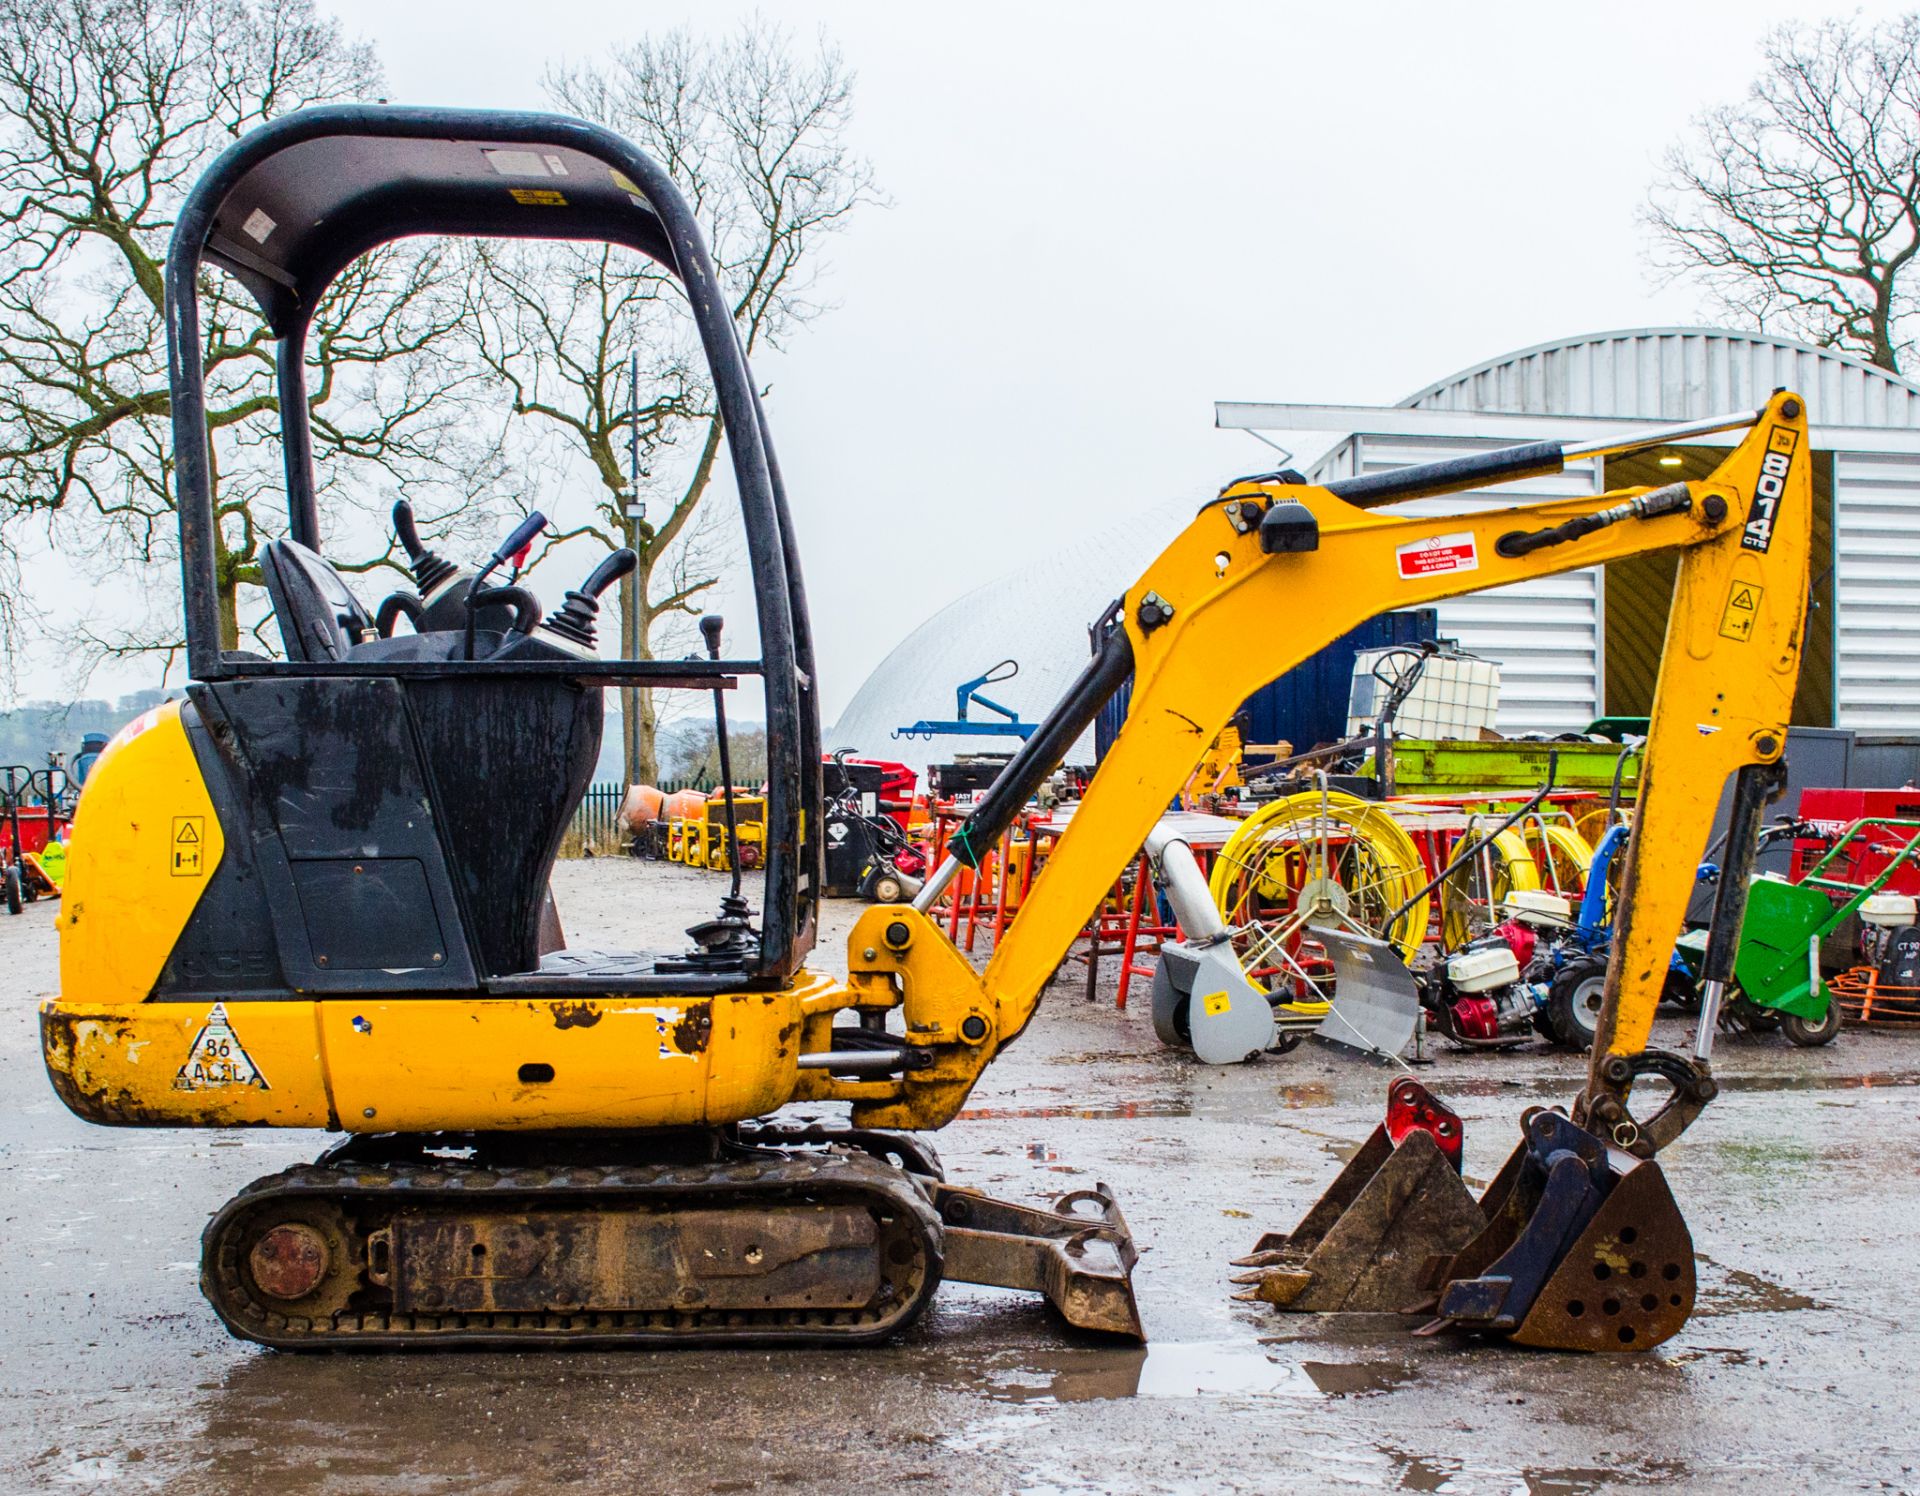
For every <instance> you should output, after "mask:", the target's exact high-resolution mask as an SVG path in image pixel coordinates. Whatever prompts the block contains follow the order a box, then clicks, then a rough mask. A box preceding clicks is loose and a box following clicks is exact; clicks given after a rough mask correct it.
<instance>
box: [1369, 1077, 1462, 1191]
mask: <svg viewBox="0 0 1920 1496" xmlns="http://www.w3.org/2000/svg"><path fill="white" fill-rule="evenodd" d="M1415 1128H1418V1129H1419V1130H1420V1131H1422V1132H1424V1133H1427V1134H1428V1135H1429V1136H1431V1137H1432V1138H1433V1141H1434V1143H1435V1144H1436V1145H1437V1146H1438V1147H1439V1149H1440V1153H1441V1156H1442V1157H1444V1158H1445V1159H1446V1161H1447V1162H1448V1163H1450V1164H1452V1165H1453V1171H1454V1173H1456V1174H1458V1173H1459V1172H1460V1153H1461V1147H1462V1145H1463V1144H1464V1143H1465V1141H1466V1135H1467V1129H1466V1124H1465V1123H1463V1122H1462V1121H1461V1120H1460V1115H1459V1113H1457V1112H1456V1111H1454V1109H1453V1108H1452V1107H1450V1106H1448V1105H1447V1104H1446V1103H1445V1102H1444V1101H1441V1100H1440V1099H1439V1098H1438V1097H1436V1096H1435V1095H1434V1094H1433V1092H1431V1091H1429V1090H1428V1089H1427V1088H1426V1087H1425V1086H1423V1085H1421V1084H1420V1082H1419V1081H1417V1080H1415V1079H1414V1078H1413V1077H1412V1076H1410V1075H1409V1076H1402V1077H1401V1078H1400V1079H1399V1080H1397V1081H1395V1082H1394V1083H1393V1084H1392V1085H1391V1086H1390V1087H1388V1089H1387V1136H1388V1138H1390V1139H1391V1140H1392V1142H1393V1146H1394V1147H1396V1148H1398V1147H1399V1146H1400V1144H1401V1143H1402V1142H1404V1141H1405V1140H1406V1136H1407V1134H1408V1133H1410V1132H1412V1131H1413V1130H1414V1129H1415Z"/></svg>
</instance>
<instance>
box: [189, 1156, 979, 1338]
mask: <svg viewBox="0 0 1920 1496" xmlns="http://www.w3.org/2000/svg"><path fill="white" fill-rule="evenodd" d="M849 1198H851V1199H853V1200H861V1199H864V1200H867V1201H870V1202H871V1204H872V1207H873V1208H874V1209H875V1211H876V1213H878V1214H882V1215H887V1216H893V1217H896V1218H899V1219H900V1220H901V1221H902V1222H903V1226H902V1227H895V1228H894V1229H893V1231H892V1232H889V1234H888V1236H887V1237H883V1239H882V1241H883V1244H884V1243H885V1242H886V1241H888V1240H891V1239H892V1237H893V1235H894V1234H895V1233H900V1234H904V1235H906V1236H907V1237H909V1238H910V1239H911V1240H912V1241H913V1242H914V1243H915V1244H916V1245H917V1246H918V1247H919V1256H918V1257H917V1258H916V1259H915V1260H914V1261H912V1262H911V1263H907V1264H894V1263H889V1264H888V1276H889V1277H890V1279H891V1280H892V1282H893V1284H894V1287H895V1290H896V1291H895V1292H894V1293H893V1294H892V1295H891V1296H890V1297H888V1298H887V1299H886V1301H885V1302H883V1303H880V1304H876V1305H873V1306H870V1307H868V1308H864V1309H857V1310H800V1309H794V1310H657V1311H641V1312H631V1311H626V1312H608V1313H599V1312H586V1311H580V1312H573V1313H562V1312H557V1311H549V1312H546V1313H538V1314H500V1313H446V1314H396V1313H391V1312H388V1311H387V1310H385V1309H383V1308H379V1307H368V1308H364V1309H363V1308H359V1307H355V1308H350V1309H346V1310H342V1311H339V1312H336V1313H334V1314H332V1315H331V1316H329V1317H327V1318H323V1319H315V1318H303V1317H301V1316H299V1315H298V1314H295V1315H291V1316H290V1315H287V1314H284V1313H282V1312H280V1311H279V1310H277V1309H275V1308H274V1307H273V1306H271V1305H270V1304H268V1303H266V1302H264V1301H263V1300H261V1299H260V1298H258V1297H256V1296H255V1294H254V1293H253V1291H252V1290H251V1289H250V1288H249V1286H248V1284H247V1281H246V1279H245V1277H244V1275H243V1274H242V1272H241V1271H240V1256H241V1249H242V1244H243V1242H245V1241H246V1239H247V1236H248V1227H249V1224H250V1223H251V1222H253V1221H255V1220H256V1219H258V1218H259V1217H260V1216H261V1215H263V1214H268V1215H271V1214H272V1212H273V1210H274V1207H275V1206H276V1205H278V1204H280V1203H283V1202H291V1201H315V1200H318V1201H325V1202H329V1203H332V1204H334V1205H337V1206H338V1207H339V1208H340V1209H341V1210H342V1211H343V1212H345V1214H346V1216H347V1218H348V1220H349V1221H351V1222H353V1223H354V1224H355V1227H356V1230H355V1246H356V1257H357V1260H358V1262H359V1263H360V1264H362V1265H363V1266H364V1264H365V1261H366V1239H367V1236H368V1234H369V1233H370V1232H372V1231H375V1230H378V1229H380V1227H382V1226H384V1225H386V1224H388V1223H389V1222H390V1221H391V1219H392V1218H393V1216H394V1215H395V1214H396V1213H398V1212H400V1211H402V1210H405V1209H407V1208H409V1207H414V1206H420V1205H426V1204H430V1203H435V1202H440V1201H446V1202H452V1203H456V1204H458V1205H459V1207H460V1208H461V1209H462V1210H464V1211H467V1212H472V1211H473V1209H474V1206H475V1205H476V1204H477V1203H478V1202H480V1201H485V1202H486V1203H487V1204H488V1205H489V1206H495V1205H497V1207H498V1209H499V1210H500V1211H501V1212H502V1213H503V1214H505V1213H520V1212H525V1211H529V1210H538V1209H540V1208H543V1207H545V1208H553V1209H573V1208H578V1207H580V1206H582V1205H589V1206H590V1205H595V1204H607V1203H635V1202H651V1201H659V1202H673V1203H677V1204H680V1205H683V1206H687V1207H692V1208H704V1207H709V1206H714V1205H732V1204H740V1203H742V1202H745V1203H750V1204H751V1203H756V1202H761V1201H764V1202H765V1204H766V1205H767V1207H768V1209H769V1213H772V1212H773V1211H777V1210H778V1209H779V1208H780V1206H781V1204H782V1203H785V1202H789V1201H790V1202H792V1203H794V1204H807V1205H812V1204H815V1203H819V1202H822V1201H828V1200H831V1201H838V1202H844V1201H846V1200H848V1199H849ZM940 1242H941V1228H940V1221H939V1217H938V1216H937V1215H936V1214H935V1212H934V1210H933V1207H932V1206H931V1205H930V1204H929V1203H928V1200H927V1198H926V1196H925V1195H924V1194H923V1193H922V1191H921V1190H920V1189H919V1188H918V1187H917V1186H916V1185H914V1184H913V1182H912V1181H911V1180H910V1179H909V1177H908V1176H907V1175H906V1174H905V1173H904V1172H902V1171H901V1170H900V1169H898V1168H896V1167H893V1166H892V1165H889V1164H886V1163H884V1162H882V1161H880V1160H879V1159H876V1158H874V1157H872V1156H870V1155H869V1154H867V1153H865V1152H860V1151H848V1150H843V1149H837V1148H836V1149H833V1150H830V1151H825V1152H819V1151H814V1152H806V1153H783V1152H774V1151H756V1152H755V1153H754V1154H753V1155H751V1156H750V1157H747V1158H738V1157H736V1158H733V1159H728V1160H723V1161H720V1162H715V1163H710V1164H686V1163H681V1164H656V1165H624V1166H622V1165H615V1166H607V1165H569V1166H565V1167H556V1168H488V1167H486V1166H484V1165H474V1164H466V1163H461V1162H458V1161H448V1162H444V1163H443V1162H440V1161H433V1162H429V1163H392V1164H381V1165H372V1166H369V1165H365V1164H349V1165H343V1166H340V1167H326V1166H321V1165H313V1164H308V1165H301V1166H299V1167H296V1168H292V1169H287V1170H285V1171H283V1172H282V1173H279V1174H272V1175H269V1176H267V1177H266V1178H264V1179H258V1180H255V1181H254V1182H253V1183H252V1184H250V1185H248V1186H247V1187H246V1188H245V1189H244V1190H242V1191H241V1192H240V1193H239V1194H238V1195H236V1196H235V1197H234V1198H233V1199H232V1200H230V1201H228V1202H227V1204H226V1205H225V1206H224V1207H223V1208H222V1209H221V1210H220V1211H219V1213H218V1214H216V1215H215V1216H214V1218H213V1219H212V1221H210V1222H209V1223H208V1225H207V1229H206V1231H205V1233H204V1234H203V1235H202V1238H201V1259H200V1287H201V1291H202V1292H203V1293H205V1295H206V1296H207V1299H208V1301H209V1302H210V1303H211V1304H212V1305H213V1307H214V1310H215V1312H216V1313H218V1314H219V1316H220V1318H221V1320H222V1321H223V1322H224V1323H225V1324H226V1326H227V1328H228V1330H230V1331H231V1332H232V1333H233V1334H234V1335H236V1336H238V1337H240V1338H241V1339H243V1340H252V1341H255V1342H257V1343H259V1344H261V1345H266V1346H272V1347H275V1348H277V1349H283V1350H304V1349H315V1350H318V1349H327V1348H340V1349H348V1348H351V1349H394V1348H401V1347H408V1346H423V1345H437V1346H449V1345H460V1346H475V1347H507V1348H514V1347H520V1348H525V1347H530V1346H534V1345H569V1346H647V1345H727V1344H752V1345H794V1344H820V1343H839V1344H849V1343H851V1344H861V1343H868V1342H872V1341H877V1340H883V1339H885V1338H887V1337H889V1336H891V1335H893V1334H896V1333H897V1332H898V1331H900V1330H901V1329H903V1328H905V1327H906V1326H907V1325H909V1324H911V1323H912V1322H913V1321H914V1320H915V1319H916V1318H918V1317H919V1315H920V1313H921V1312H922V1311H923V1310H924V1309H925V1308H926V1305H927V1302H928V1301H929V1300H930V1299H931V1298H932V1297H933V1292H934V1290H935V1289H936V1288H937V1287H938V1286H939V1284H940V1275H941V1266H942V1264H941V1256H940ZM909 1274H910V1275H911V1276H909ZM903 1283H904V1288H903ZM384 1295H385V1290H382V1289H380V1288H378V1287H375V1286H373V1285H370V1284H366V1283H365V1282H364V1280H363V1287H362V1290H361V1292H360V1293H359V1294H358V1295H356V1298H359V1299H363V1300H371V1299H373V1298H375V1297H384Z"/></svg>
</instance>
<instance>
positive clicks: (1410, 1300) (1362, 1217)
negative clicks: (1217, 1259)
mask: <svg viewBox="0 0 1920 1496" xmlns="http://www.w3.org/2000/svg"><path fill="white" fill-rule="evenodd" d="M1484 1225H1485V1220H1484V1218H1483V1217H1482V1216H1481V1214H1480V1208H1479V1206H1477V1205H1476V1204H1475V1203H1474V1200H1473V1196H1472V1195H1471V1194H1470V1193H1469V1192H1468V1190H1467V1187H1466V1185H1465V1184H1464V1183H1462V1182H1461V1179H1460V1175H1459V1173H1458V1172H1457V1171H1456V1170H1455V1168H1454V1167H1453V1165H1452V1164H1451V1163H1450V1162H1449V1161H1448V1159H1447V1158H1446V1156H1445V1155H1444V1154H1442V1153H1441V1151H1440V1148H1439V1145H1438V1144H1436V1143H1435V1142H1434V1140H1433V1137H1432V1135H1431V1134H1429V1133H1427V1132H1425V1131H1421V1130H1417V1129H1416V1130H1414V1131H1411V1132H1409V1133H1407V1134H1406V1135H1405V1136H1404V1137H1403V1138H1402V1139H1401V1141H1400V1143H1399V1144H1398V1145H1397V1146H1396V1145H1395V1144H1394V1143H1393V1142H1392V1141H1390V1140H1389V1138H1388V1137H1387V1133H1386V1129H1385V1128H1378V1129H1376V1130H1375V1131H1374V1133H1373V1136H1372V1137H1370V1138H1368V1139H1367V1142H1366V1145H1365V1146H1364V1147H1362V1148H1361V1150H1360V1152H1359V1153H1357V1154H1355V1155H1354V1158H1353V1160H1352V1162H1350V1163H1349V1164H1348V1165H1347V1166H1346V1168H1345V1169H1343V1170H1341V1172H1340V1175H1339V1177H1338V1178H1336V1179H1335V1180H1334V1182H1333V1184H1332V1186H1331V1187H1330V1188H1329V1189H1328V1190H1327V1192H1326V1194H1325V1195H1323V1196H1321V1198H1320V1200H1319V1201H1318V1202H1317V1203H1316V1204H1315V1205H1314V1207H1313V1209H1312V1210H1310V1211H1308V1212H1307V1214H1306V1217H1305V1218H1304V1219H1303V1220H1302V1221H1301V1223H1300V1225H1299V1227H1298V1228H1297V1229H1296V1230H1295V1231H1294V1232H1293V1233H1292V1234H1291V1235H1290V1236H1288V1237H1285V1238H1280V1239H1279V1241H1278V1242H1276V1243H1275V1244H1273V1245H1269V1239H1267V1238H1263V1239H1262V1242H1261V1246H1262V1247H1264V1248H1266V1250H1258V1251H1255V1252H1254V1253H1253V1254H1252V1255H1251V1256H1250V1257H1248V1258H1246V1259H1244V1260H1243V1261H1241V1262H1239V1263H1236V1264H1235V1265H1236V1266H1243V1267H1252V1268H1256V1269H1258V1271H1256V1272H1253V1273H1249V1274H1246V1275H1244V1276H1243V1277H1241V1278H1236V1279H1235V1282H1236V1283H1241V1284H1244V1285H1246V1287H1247V1292H1246V1293H1243V1294H1241V1295H1238V1297H1240V1298H1242V1299H1245V1300H1248V1301H1257V1302H1262V1303H1269V1304H1274V1305H1277V1306H1280V1307H1282V1308H1287V1309H1293V1310H1297V1311H1300V1312H1303V1313H1305V1312H1326V1311H1337V1310H1344V1311H1352V1312H1362V1313H1382V1312H1384V1313H1394V1314H1398V1313H1405V1312H1407V1311H1408V1310H1410V1309H1411V1308H1413V1307H1414V1306H1415V1305H1417V1304H1418V1303H1419V1302H1420V1301H1421V1300H1423V1299H1427V1298H1431V1296H1432V1287H1431V1283H1432V1279H1431V1266H1432V1262H1433V1259H1434V1258H1435V1257H1436V1256H1446V1257H1450V1256H1451V1255H1452V1254H1453V1253H1455V1252H1457V1251H1459V1250H1460V1248H1461V1247H1463V1246H1465V1245H1466V1244H1467V1243H1468V1242H1469V1241H1471V1240H1472V1239H1473V1238H1474V1236H1475V1235H1477V1234H1478V1233H1479V1232H1480V1231H1481V1229H1482V1228H1483V1227H1484ZM1282 1243H1283V1244H1282Z"/></svg>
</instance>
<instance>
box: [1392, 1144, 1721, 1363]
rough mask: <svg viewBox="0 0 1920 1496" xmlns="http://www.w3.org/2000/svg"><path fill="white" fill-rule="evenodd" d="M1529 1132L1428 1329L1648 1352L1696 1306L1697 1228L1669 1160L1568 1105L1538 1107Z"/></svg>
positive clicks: (1450, 1275) (1447, 1279) (1446, 1283)
mask: <svg viewBox="0 0 1920 1496" xmlns="http://www.w3.org/2000/svg"><path fill="white" fill-rule="evenodd" d="M1522 1130H1523V1132H1524V1134H1525V1140H1524V1141H1523V1142H1522V1143H1521V1145H1520V1147H1519V1148H1517V1149H1516V1150H1515V1151H1514V1153H1513V1155H1512V1156H1511V1157H1510V1158H1509V1159H1508V1160H1507V1163H1506V1165H1505V1166H1504V1167H1503V1168H1502V1169H1501V1171H1500V1173H1499V1174H1498V1175H1497V1176H1495V1178H1494V1181H1493V1183H1492V1184H1491V1185H1490V1186H1488V1189H1487V1192H1486V1194H1485V1195H1484V1196H1483V1197H1482V1200H1481V1207H1482V1212H1483V1214H1484V1216H1485V1218H1486V1223H1487V1224H1486V1229H1485V1230H1484V1231H1482V1232H1481V1233H1480V1234H1479V1235H1478V1236H1477V1237H1475V1239H1474V1240H1473V1241H1472V1242H1470V1243H1468V1244H1467V1245H1466V1246H1465V1247H1464V1248H1462V1249H1461V1250H1460V1251H1459V1252H1458V1253H1457V1254H1456V1255H1455V1257H1454V1258H1453V1260H1452V1262H1450V1263H1449V1264H1448V1265H1447V1266H1446V1268H1445V1270H1444V1273H1443V1275H1442V1279H1441V1283H1440V1297H1439V1309H1440V1318H1439V1319H1437V1320H1435V1321H1434V1322H1433V1323H1432V1324H1431V1325H1429V1326H1427V1327H1426V1328H1427V1331H1428V1332H1432V1331H1437V1330H1441V1329H1446V1328H1454V1329H1461V1330H1469V1331H1479V1332H1484V1333H1490V1334H1498V1335H1505V1336H1506V1337H1508V1338H1509V1339H1511V1340H1515V1341H1518V1342H1519V1343H1520V1344H1522V1345H1534V1346H1543V1347H1548V1348H1551V1349H1555V1350H1579V1351H1638V1350H1646V1349H1648V1348H1650V1347H1652V1346H1656V1345H1658V1344H1660V1342H1661V1341H1663V1340H1666V1339H1668V1338H1669V1337H1671V1336H1672V1335H1674V1334H1675V1333H1677V1332H1678V1331H1679V1329H1680V1327H1681V1326H1682V1325H1684V1324H1685V1323H1686V1322H1687V1317H1688V1316H1689V1315H1690V1314H1692V1312H1693V1301H1694V1263H1693V1237H1692V1234H1691V1233H1690V1232H1689V1231H1688V1230H1687V1223H1686V1221H1685V1219H1684V1218H1682V1216H1681V1214H1680V1207H1679V1206H1678V1205H1677V1204H1676V1203H1675V1202H1674V1198H1673V1193H1672V1191H1671V1190H1669V1189H1668V1188H1667V1181H1666V1177H1665V1175H1663V1174H1662V1173H1661V1170H1660V1166H1659V1164H1657V1163H1655V1162H1654V1161H1653V1160H1651V1159H1640V1158H1634V1157H1633V1156H1632V1155H1630V1154H1625V1153H1622V1152H1620V1151H1619V1150H1618V1149H1614V1148H1610V1147H1608V1146H1607V1144H1605V1143H1604V1142H1602V1141H1601V1140H1600V1139H1599V1138H1598V1137H1596V1136H1594V1135H1593V1134H1592V1133H1590V1132H1588V1131H1586V1130H1585V1129H1584V1128H1582V1127H1579V1126H1577V1125H1575V1124H1574V1123H1573V1122H1572V1121H1570V1120H1569V1119H1568V1118H1567V1117H1565V1116H1563V1115H1561V1114H1560V1113H1559V1112H1552V1111H1546V1110H1534V1111H1531V1112H1529V1113H1528V1114H1527V1116H1526V1118H1525V1119H1524V1121H1523V1123H1522Z"/></svg>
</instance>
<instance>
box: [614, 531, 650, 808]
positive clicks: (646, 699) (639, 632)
mask: <svg viewBox="0 0 1920 1496" xmlns="http://www.w3.org/2000/svg"><path fill="white" fill-rule="evenodd" d="M635 539H636V537H635V536H634V535H633V533H632V528H631V527H629V530H628V537H627V543H628V544H629V545H633V547H634V550H635V552H636V553H637V554H638V555H639V557H640V563H639V565H638V566H636V567H635V568H634V570H633V571H632V572H631V573H630V574H629V575H627V576H625V577H623V578H621V581H620V653H621V655H622V656H623V657H624V658H626V659H629V660H649V659H652V658H653V655H652V652H651V651H650V650H649V649H648V648H647V635H648V634H649V633H650V632H651V629H652V624H653V618H652V616H651V615H650V614H649V613H648V611H647V608H646V598H647V595H648V592H647V588H648V578H649V575H650V573H651V572H652V570H653V558H652V556H651V555H649V554H648V553H647V551H646V550H644V549H642V548H641V547H640V546H638V545H634V541H635ZM657 725H658V714H657V712H656V711H655V709H654V702H653V692H651V691H649V690H646V689H645V688H644V687H639V686H624V687H622V688H621V691H620V736H621V762H622V763H623V764H624V765H625V766H626V778H627V783H628V784H658V783H659V782H660V758H659V752H658V748H657V744H656V739H655V728H656V726H657Z"/></svg>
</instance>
